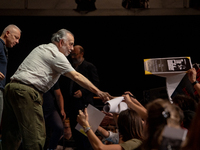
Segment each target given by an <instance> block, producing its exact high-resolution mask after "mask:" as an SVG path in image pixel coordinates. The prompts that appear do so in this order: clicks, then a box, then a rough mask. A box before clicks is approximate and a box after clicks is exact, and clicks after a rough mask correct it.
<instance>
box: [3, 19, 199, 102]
mask: <svg viewBox="0 0 200 150" xmlns="http://www.w3.org/2000/svg"><path fill="white" fill-rule="evenodd" d="M0 20H1V23H0V29H2V30H3V28H4V27H5V26H7V25H8V24H16V25H17V26H19V27H20V29H21V30H22V36H21V39H20V43H19V44H18V45H16V46H15V47H14V48H13V49H10V50H9V64H8V75H7V81H9V77H10V76H11V75H12V74H13V73H14V72H15V71H16V69H17V67H18V66H19V65H20V63H21V62H22V61H23V59H24V58H25V57H26V56H27V55H28V54H29V53H30V51H31V50H32V49H33V48H35V47H36V46H38V45H40V44H44V43H49V42H50V39H51V35H52V34H53V33H54V32H56V31H57V30H59V29H61V28H66V29H68V30H70V31H71V32H72V33H74V35H75V44H79V45H82V46H83V47H84V48H85V51H86V52H85V58H86V60H88V61H90V62H92V63H93V64H94V65H95V66H96V67H97V69H98V73H99V76H100V81H101V86H100V89H101V90H103V91H108V92H109V93H110V94H111V95H121V94H122V93H123V92H124V91H127V90H129V91H131V92H132V93H134V94H135V95H136V97H138V99H142V98H143V91H144V90H148V89H151V88H157V87H162V86H165V79H164V78H162V77H157V76H153V75H151V76H145V75H144V67H143V59H144V58H156V57H157V58H159V57H178V56H191V59H192V62H193V63H195V62H197V63H199V62H200V60H199V56H198V52H199V39H200V38H199V34H200V16H107V17H104V16H103V17H102V16H101V17H100V16H98V17H97V16H93V17H63V16H62V17H36V16H35V17H33V16H31V17H30V16H26V17H25V16H20V17H17V16H1V17H0ZM62 84H63V83H62ZM64 94H65V93H64Z"/></svg>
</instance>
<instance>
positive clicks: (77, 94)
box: [74, 90, 83, 98]
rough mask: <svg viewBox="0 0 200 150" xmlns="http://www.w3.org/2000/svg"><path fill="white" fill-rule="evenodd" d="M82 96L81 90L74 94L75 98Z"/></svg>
mask: <svg viewBox="0 0 200 150" xmlns="http://www.w3.org/2000/svg"><path fill="white" fill-rule="evenodd" d="M82 96H83V95H82V92H81V90H78V91H76V92H74V97H76V98H81V97H82Z"/></svg>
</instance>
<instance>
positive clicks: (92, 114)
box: [75, 104, 105, 136]
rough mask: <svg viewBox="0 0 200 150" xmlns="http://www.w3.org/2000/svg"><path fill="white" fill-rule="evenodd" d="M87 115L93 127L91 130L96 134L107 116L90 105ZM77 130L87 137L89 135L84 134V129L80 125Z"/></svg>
mask: <svg viewBox="0 0 200 150" xmlns="http://www.w3.org/2000/svg"><path fill="white" fill-rule="evenodd" d="M87 113H88V122H89V124H90V126H91V129H92V130H93V132H96V130H97V128H98V126H99V125H100V123H101V121H102V120H103V118H104V117H105V114H104V113H102V112H101V111H99V110H98V109H97V108H95V107H94V106H92V105H90V104H89V105H88V107H87ZM75 129H76V130H78V131H79V132H81V133H83V134H84V135H85V136H87V134H86V133H85V132H84V129H83V127H82V126H81V125H80V124H79V123H78V124H77V125H76V127H75Z"/></svg>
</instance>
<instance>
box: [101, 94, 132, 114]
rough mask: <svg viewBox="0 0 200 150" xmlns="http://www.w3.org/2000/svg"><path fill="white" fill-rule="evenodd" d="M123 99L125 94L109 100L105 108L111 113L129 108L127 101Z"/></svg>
mask: <svg viewBox="0 0 200 150" xmlns="http://www.w3.org/2000/svg"><path fill="white" fill-rule="evenodd" d="M123 100H124V97H123V96H121V97H117V98H114V99H112V100H109V101H107V102H106V105H105V106H104V107H103V110H104V111H105V112H110V113H120V112H121V111H123V110H126V109H128V106H127V104H126V103H125V102H122V101H123Z"/></svg>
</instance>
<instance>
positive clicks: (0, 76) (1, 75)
mask: <svg viewBox="0 0 200 150" xmlns="http://www.w3.org/2000/svg"><path fill="white" fill-rule="evenodd" d="M4 78H5V76H4V75H3V73H1V72H0V80H3V79H4Z"/></svg>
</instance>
